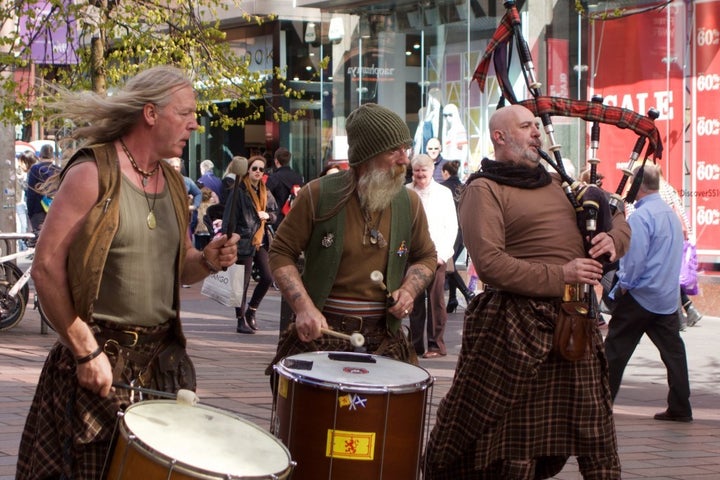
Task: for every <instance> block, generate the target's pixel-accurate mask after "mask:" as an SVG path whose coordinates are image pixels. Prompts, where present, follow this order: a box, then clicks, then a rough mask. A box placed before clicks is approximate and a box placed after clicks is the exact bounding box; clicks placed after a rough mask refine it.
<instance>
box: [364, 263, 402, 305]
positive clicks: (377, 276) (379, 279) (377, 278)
mask: <svg viewBox="0 0 720 480" xmlns="http://www.w3.org/2000/svg"><path fill="white" fill-rule="evenodd" d="M370 280H372V281H373V283H377V285H378V287H380V288H381V289H383V290H384V291H385V299H386V301H387V304H388V306H390V307H392V306H393V305H395V303H397V300H395V299H394V298H393V296H392V294H391V293H390V290H388V288H387V285H385V277H384V276H383V274H382V272H381V271H380V270H373V271H372V272H370Z"/></svg>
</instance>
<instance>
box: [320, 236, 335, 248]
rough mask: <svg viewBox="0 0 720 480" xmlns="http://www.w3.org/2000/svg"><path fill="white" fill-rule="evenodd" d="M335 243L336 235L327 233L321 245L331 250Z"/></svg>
mask: <svg viewBox="0 0 720 480" xmlns="http://www.w3.org/2000/svg"><path fill="white" fill-rule="evenodd" d="M334 243H335V234H334V233H332V232H330V233H326V234H325V236H324V237H323V238H322V240H320V245H322V246H323V248H330V247H332V246H333V244H334Z"/></svg>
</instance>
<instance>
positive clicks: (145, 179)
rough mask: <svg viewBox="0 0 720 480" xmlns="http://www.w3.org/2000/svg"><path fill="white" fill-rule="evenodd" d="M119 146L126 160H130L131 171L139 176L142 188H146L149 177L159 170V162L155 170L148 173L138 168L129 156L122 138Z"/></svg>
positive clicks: (133, 159)
mask: <svg viewBox="0 0 720 480" xmlns="http://www.w3.org/2000/svg"><path fill="white" fill-rule="evenodd" d="M120 146H122V149H123V152H125V155H127V157H128V160H130V165H132V167H133V170H135V171H136V172H137V173H138V175H140V177H141V181H142V184H143V187H146V186H147V184H148V182H149V181H150V177H152V176H153V175H155V174H156V173H157V172H158V170H159V169H160V162H158V163H157V164H156V165H155V168H153V169H152V170H150V171H149V172H148V171H147V170H143V169H142V168H140V166H139V165H138V164H137V162H136V161H135V158H134V157H133V156H132V155H131V154H130V150H128V148H127V145H125V142H123V139H122V138H121V139H120ZM143 190H144V188H143Z"/></svg>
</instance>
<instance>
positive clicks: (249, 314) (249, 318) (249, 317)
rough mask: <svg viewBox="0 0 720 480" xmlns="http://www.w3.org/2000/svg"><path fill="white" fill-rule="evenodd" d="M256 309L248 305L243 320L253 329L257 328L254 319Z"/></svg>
mask: <svg viewBox="0 0 720 480" xmlns="http://www.w3.org/2000/svg"><path fill="white" fill-rule="evenodd" d="M256 311H257V308H255V307H251V306H250V305H248V307H247V309H245V321H246V322H247V324H248V327H250V328H252V329H253V330H257V329H258V327H257V322H256V321H255V312H256Z"/></svg>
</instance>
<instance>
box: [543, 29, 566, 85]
mask: <svg viewBox="0 0 720 480" xmlns="http://www.w3.org/2000/svg"><path fill="white" fill-rule="evenodd" d="M569 44H570V42H569V41H568V40H565V39H562V38H548V39H547V57H548V61H547V72H548V73H547V76H548V92H549V93H550V96H552V97H562V98H570V77H569V73H568V72H570V59H569V58H568V57H569Z"/></svg>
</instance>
